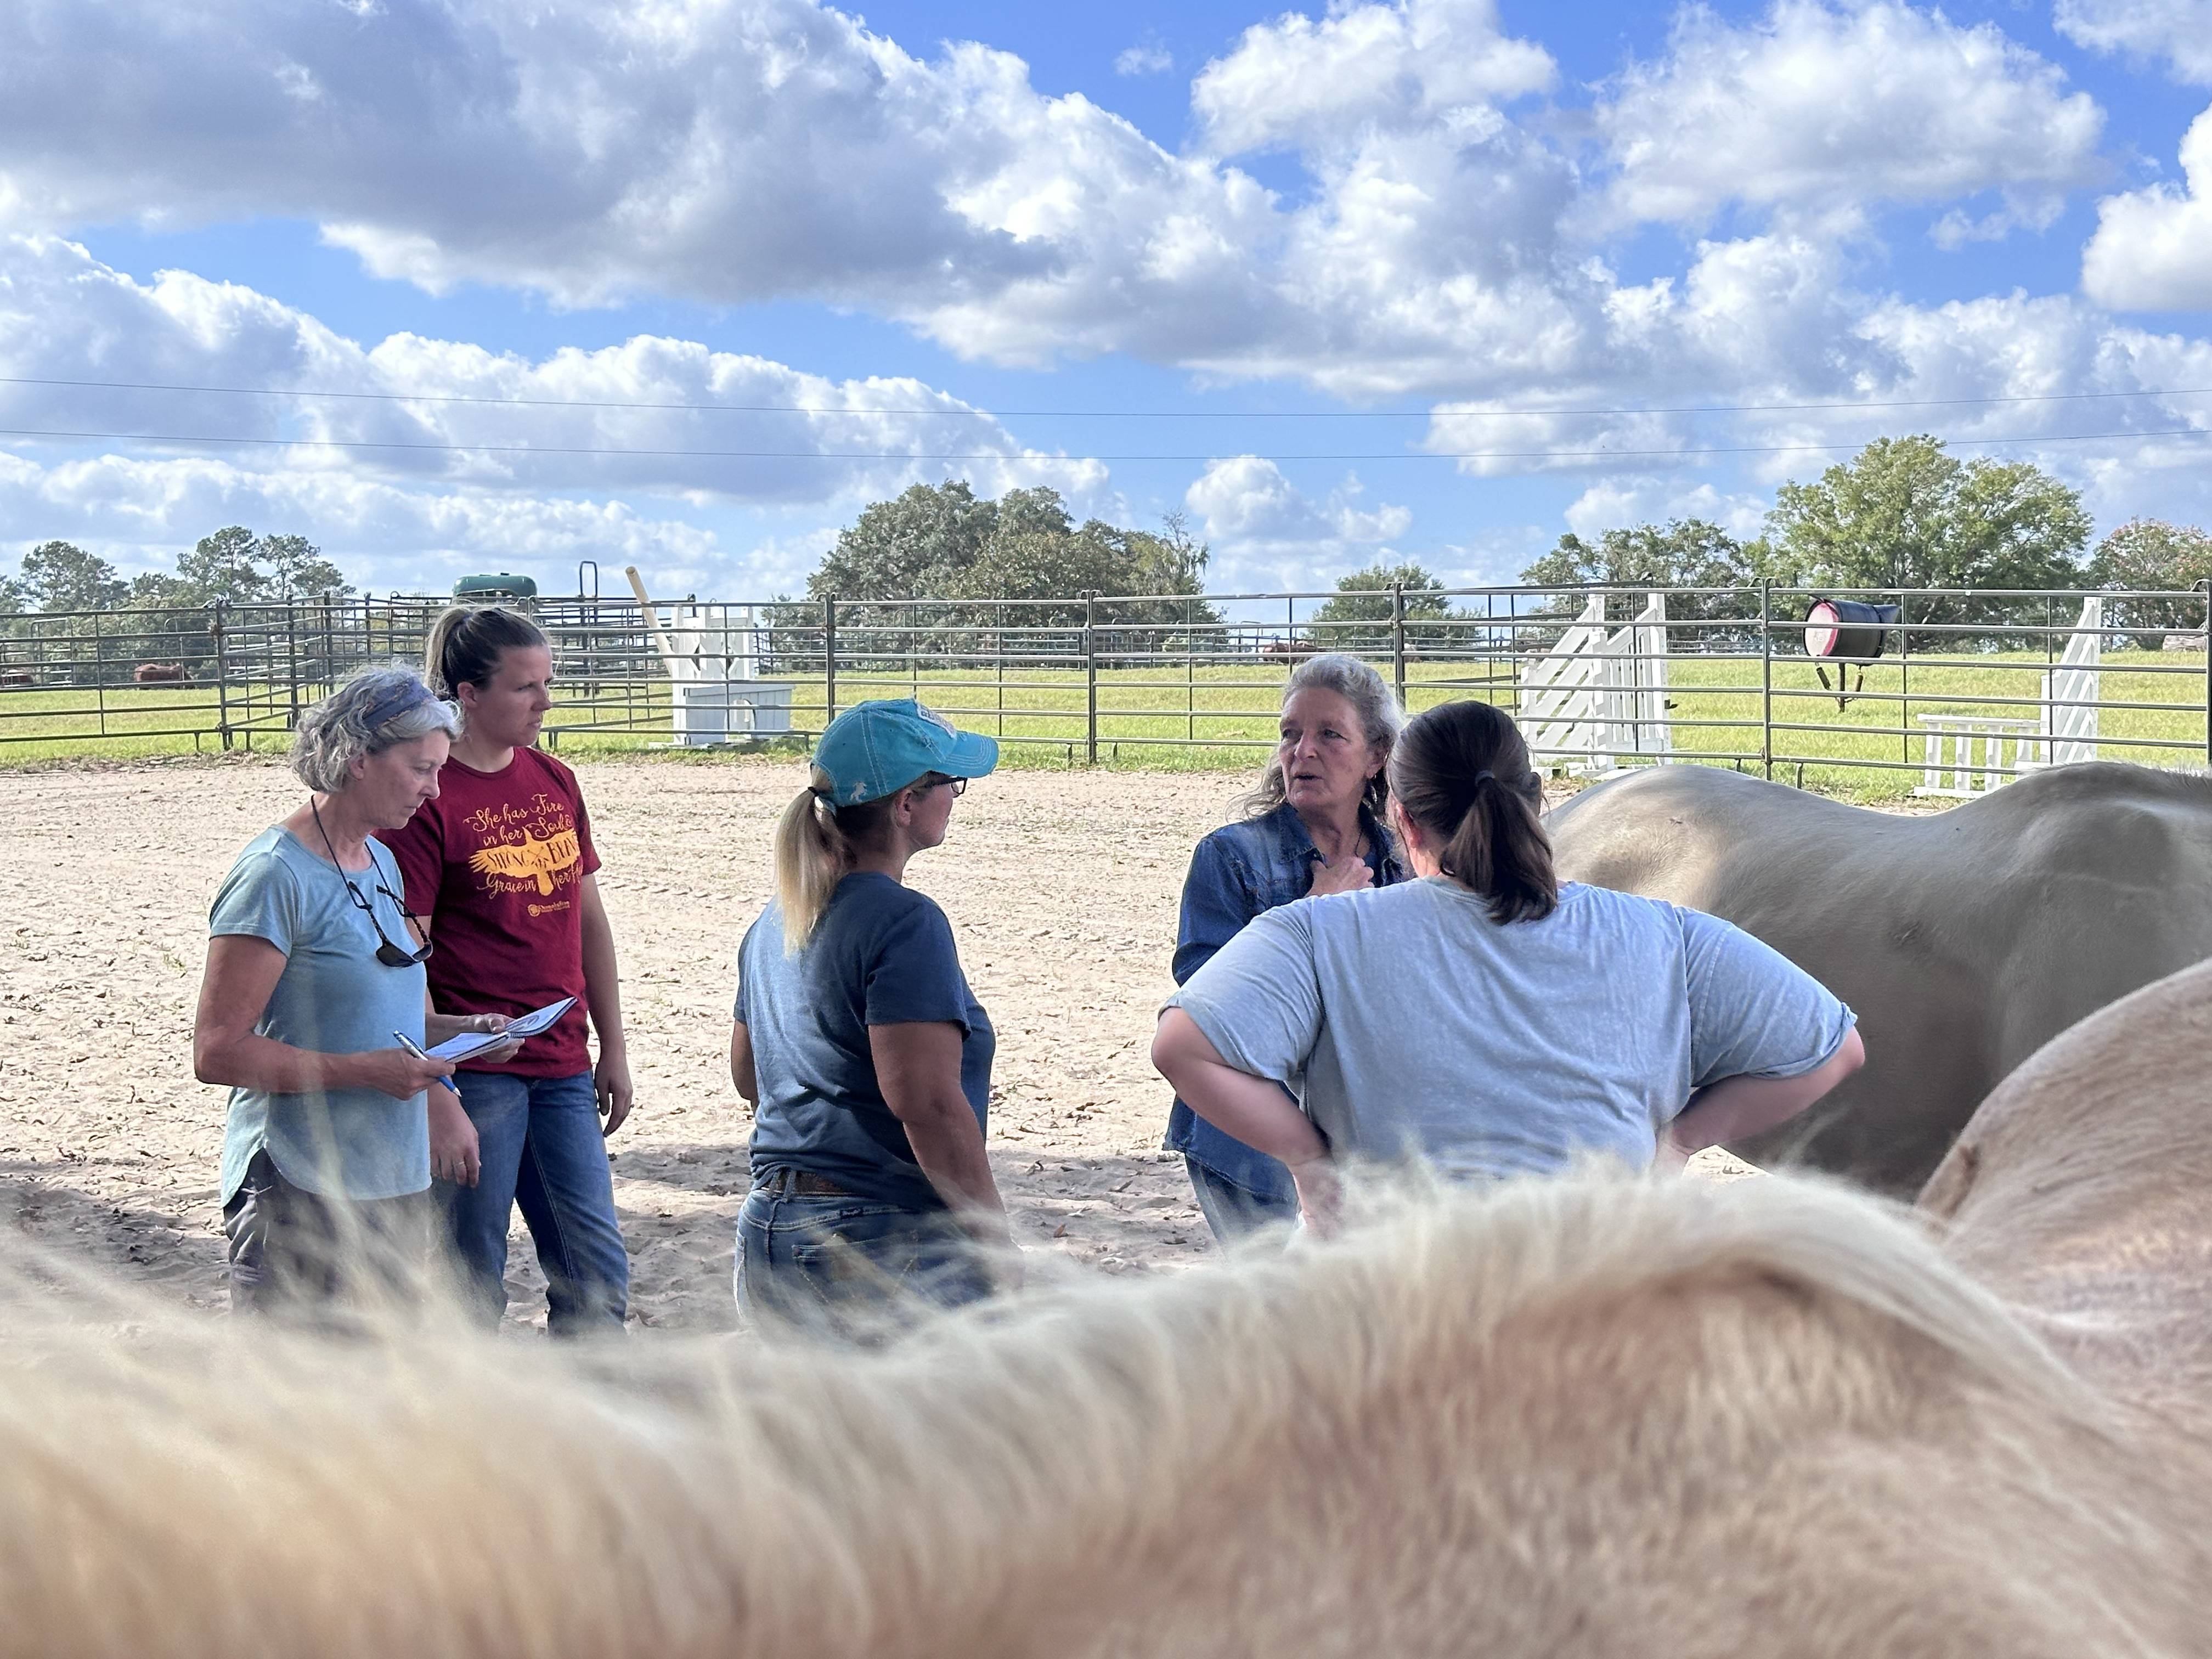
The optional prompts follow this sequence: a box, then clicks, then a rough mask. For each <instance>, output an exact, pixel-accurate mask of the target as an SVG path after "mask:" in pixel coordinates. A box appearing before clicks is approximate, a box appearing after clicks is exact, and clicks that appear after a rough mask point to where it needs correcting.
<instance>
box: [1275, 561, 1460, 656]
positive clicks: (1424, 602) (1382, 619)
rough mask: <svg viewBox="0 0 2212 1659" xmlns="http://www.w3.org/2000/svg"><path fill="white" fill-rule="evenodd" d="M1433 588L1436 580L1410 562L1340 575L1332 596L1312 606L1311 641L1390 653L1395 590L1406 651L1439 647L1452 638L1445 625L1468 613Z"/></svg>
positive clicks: (1326, 646)
mask: <svg viewBox="0 0 2212 1659" xmlns="http://www.w3.org/2000/svg"><path fill="white" fill-rule="evenodd" d="M1437 585H1438V584H1437V579H1436V577H1435V576H1433V575H1432V574H1430V573H1429V572H1428V571H1427V570H1425V569H1424V568H1422V567H1421V566H1419V565H1418V564H1412V563H1407V564H1383V563H1381V562H1376V563H1374V564H1370V565H1369V566H1368V567H1367V568H1365V569H1364V570H1355V571H1353V572H1352V573H1351V574H1349V575H1345V576H1339V577H1338V578H1337V579H1336V597H1335V598H1334V599H1324V600H1322V603H1321V604H1320V605H1317V606H1316V607H1315V610H1314V613H1313V620H1312V627H1313V635H1312V638H1313V642H1314V643H1315V644H1316V645H1317V646H1319V647H1322V649H1324V650H1328V651H1388V650H1389V649H1390V648H1391V647H1392V643H1393V637H1392V626H1391V619H1392V609H1391V607H1392V599H1391V595H1390V590H1391V589H1392V588H1394V587H1396V588H1403V589H1404V590H1405V594H1404V604H1405V607H1406V624H1407V625H1406V643H1407V647H1409V648H1413V647H1430V648H1434V647H1439V646H1442V645H1444V644H1446V643H1448V642H1449V640H1450V638H1451V632H1452V630H1451V629H1450V627H1449V624H1450V623H1456V622H1462V621H1464V620H1465V619H1466V618H1467V617H1468V614H1469V613H1468V612H1466V611H1462V610H1460V609H1459V608H1458V607H1457V606H1455V605H1453V604H1452V602H1451V601H1450V600H1449V599H1446V598H1444V597H1443V594H1441V593H1438V592H1436V588H1437ZM1439 624H1445V625H1443V626H1439Z"/></svg>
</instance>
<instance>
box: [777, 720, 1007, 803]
mask: <svg viewBox="0 0 2212 1659" xmlns="http://www.w3.org/2000/svg"><path fill="white" fill-rule="evenodd" d="M998 763H999V744H998V740H997V739H996V738H987V737H984V736H983V735H982V734H981V732H963V731H961V730H959V729H958V728H957V726H954V725H953V724H952V722H951V720H946V719H945V716H944V715H942V714H935V713H933V712H932V711H931V710H929V709H927V708H923V707H922V706H921V704H920V703H919V702H915V700H914V699H913V698H912V697H878V698H874V699H872V700H871V701H870V702H862V703H855V704H854V706H853V707H852V708H848V709H847V710H846V711H845V712H844V713H843V714H840V715H838V716H837V718H836V720H831V721H830V722H829V730H828V731H826V732H823V734H822V741H821V742H819V743H817V744H815V745H814V764H815V766H816V767H817V768H818V769H820V770H821V771H822V772H823V773H825V774H826V775H828V777H829V787H827V788H825V789H823V791H822V792H821V793H823V794H824V795H826V796H827V797H828V798H829V802H830V804H831V805H836V806H857V805H860V802H862V801H864V800H881V799H883V798H884V796H885V795H893V794H896V793H898V792H899V791H900V790H902V789H903V788H905V787H907V785H908V784H910V783H912V782H913V781H915V779H916V778H919V777H921V776H922V775H925V774H927V773H930V772H942V773H944V774H945V776H946V777H948V778H980V777H982V776H985V775H987V774H988V773H989V772H990V771H991V769H993V768H994V767H995V766H997V765H998Z"/></svg>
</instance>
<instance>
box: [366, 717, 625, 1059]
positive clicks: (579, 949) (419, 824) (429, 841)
mask: <svg viewBox="0 0 2212 1659" xmlns="http://www.w3.org/2000/svg"><path fill="white" fill-rule="evenodd" d="M378 839H379V840H380V841H382V842H384V844H385V845H386V847H389V848H391V849H392V856H393V857H394V858H396V859H398V861H399V873H400V874H401V876H403V877H404V878H405V879H406V884H407V890H406V901H407V914H408V915H410V916H414V917H416V918H417V919H419V920H422V921H426V922H428V926H429V930H430V939H431V942H432V943H433V944H435V945H436V946H437V947H438V948H437V949H436V950H435V951H432V952H431V955H430V960H429V961H428V963H425V964H424V965H425V966H426V967H427V968H428V969H429V974H430V1001H431V1006H434V1007H435V1008H436V1009H438V1011H439V1012H441V1013H471V1014H476V1013H492V1014H506V1015H508V1016H510V1017H512V1016H514V1015H518V1014H526V1013H528V1012H530V1011H531V1010H532V1009H533V1008H543V1007H544V1006H545V1005H546V1004H547V1003H549V1002H557V1001H559V1000H561V999H562V997H574V998H575V999H576V1006H574V1007H573V1008H571V1009H570V1010H568V1012H567V1013H565V1014H563V1015H562V1016H561V1018H560V1019H559V1020H558V1021H556V1023H555V1024H554V1026H553V1029H552V1030H550V1031H543V1032H540V1033H539V1034H538V1036H534V1037H532V1038H531V1039H530V1040H529V1041H528V1042H525V1043H524V1044H523V1045H522V1047H521V1048H520V1050H519V1051H518V1052H517V1053H516V1054H515V1056H514V1058H513V1059H512V1060H505V1061H502V1062H501V1063H500V1064H498V1065H496V1066H484V1065H478V1064H476V1063H473V1062H471V1063H467V1064H464V1065H463V1066H462V1067H461V1069H462V1070H463V1071H473V1072H505V1073H508V1074H510V1075H512V1076H515V1077H574V1076H575V1075H576V1073H579V1072H587V1071H589V1070H590V1069H591V1067H592V1059H591V1051H590V1049H589V1048H587V1047H586V1043H585V1035H586V1025H585V1008H584V917H583V884H584V878H585V877H586V876H587V875H589V874H591V873H592V871H594V870H596V869H598V868H599V854H597V853H596V852H594V851H593V850H592V826H591V822H590V820H589V819H588V818H586V817H585V815H584V793H583V791H582V790H580V789H579V788H578V787H576V775H575V774H574V773H573V772H571V771H570V770H569V769H568V768H567V767H565V766H563V765H562V763H560V762H559V761H557V760H555V759H554V758H553V757H551V756H550V755H546V754H541V753H540V752H539V751H538V750H535V749H518V750H515V751H514V758H513V760H511V761H509V762H508V763H507V765H506V767H505V768H504V769H502V770H501V771H497V772H479V771H477V770H476V769H475V768H473V767H469V766H464V765H462V764H461V763H460V762H459V761H457V760H448V761H447V763H446V764H445V766H444V768H443V769H441V771H440V772H439V774H438V799H435V800H434V801H430V802H428V803H427V804H426V805H423V806H422V809H421V810H420V811H417V812H416V814H415V816H414V817H411V818H410V819H408V821H407V823H406V825H405V827H404V828H403V829H386V830H382V831H380V832H379V835H378Z"/></svg>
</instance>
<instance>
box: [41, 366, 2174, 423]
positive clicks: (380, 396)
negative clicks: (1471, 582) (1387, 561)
mask: <svg viewBox="0 0 2212 1659" xmlns="http://www.w3.org/2000/svg"><path fill="white" fill-rule="evenodd" d="M0 386H67V387H73V388H76V389H78V390H84V391H105V392H191V393H197V394H203V395H207V396H219V397H240V398H332V399H338V400H343V401H350V402H368V403H410V404H477V405H483V406H489V407H497V408H513V409H620V410H663V411H668V412H675V413H683V414H694V415H829V416H840V415H842V416H850V417H853V418H860V417H862V416H878V415H920V416H939V417H943V418H946V419H958V420H978V421H997V420H1008V421H1011V420H1085V421H1114V420H1127V421H1406V420H1509V419H1516V418H1526V417H1528V416H1553V415H1567V416H1632V415H1787V414H1814V413H1820V412H1823V411H1834V410H1875V409H1964V408H1980V407H1989V406H1994V405H1999V404H2002V405H2012V404H2057V403H2081V402H2087V401H2091V400H2095V399H2109V398H2203V397H2212V386H2182V387H2177V388H2175V389H2173V390H2171V391H2165V392H2158V391H2136V392H2021V393H2015V394H2008V395H2004V396H1996V397H1985V398H1887V399H1878V400H1874V401H1859V402H1834V403H1803V404H1680V405H1669V404H1654V405H1649V406H1644V407H1640V408H1633V409H1628V408H1623V409H1549V408H1541V407H1534V406H1532V407H1527V408H1518V409H1435V408H1431V409H1347V410H1319V409H1272V410H1270V409H1248V410H1235V409H1002V410H987V409H921V408H904V407H889V408H865V407H864V408H858V409H855V408H852V407H849V406H844V405H835V404H709V403H654V402H648V401H642V400H640V401H623V400H615V399H602V398H490V397H476V396H471V395H469V394H466V393H462V392H337V391H316V390H311V389H307V388H303V387H284V386H183V385H173V384H170V383H167V382H163V381H154V380H59V379H51V378H44V377H40V376H35V375H28V374H0Z"/></svg>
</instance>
